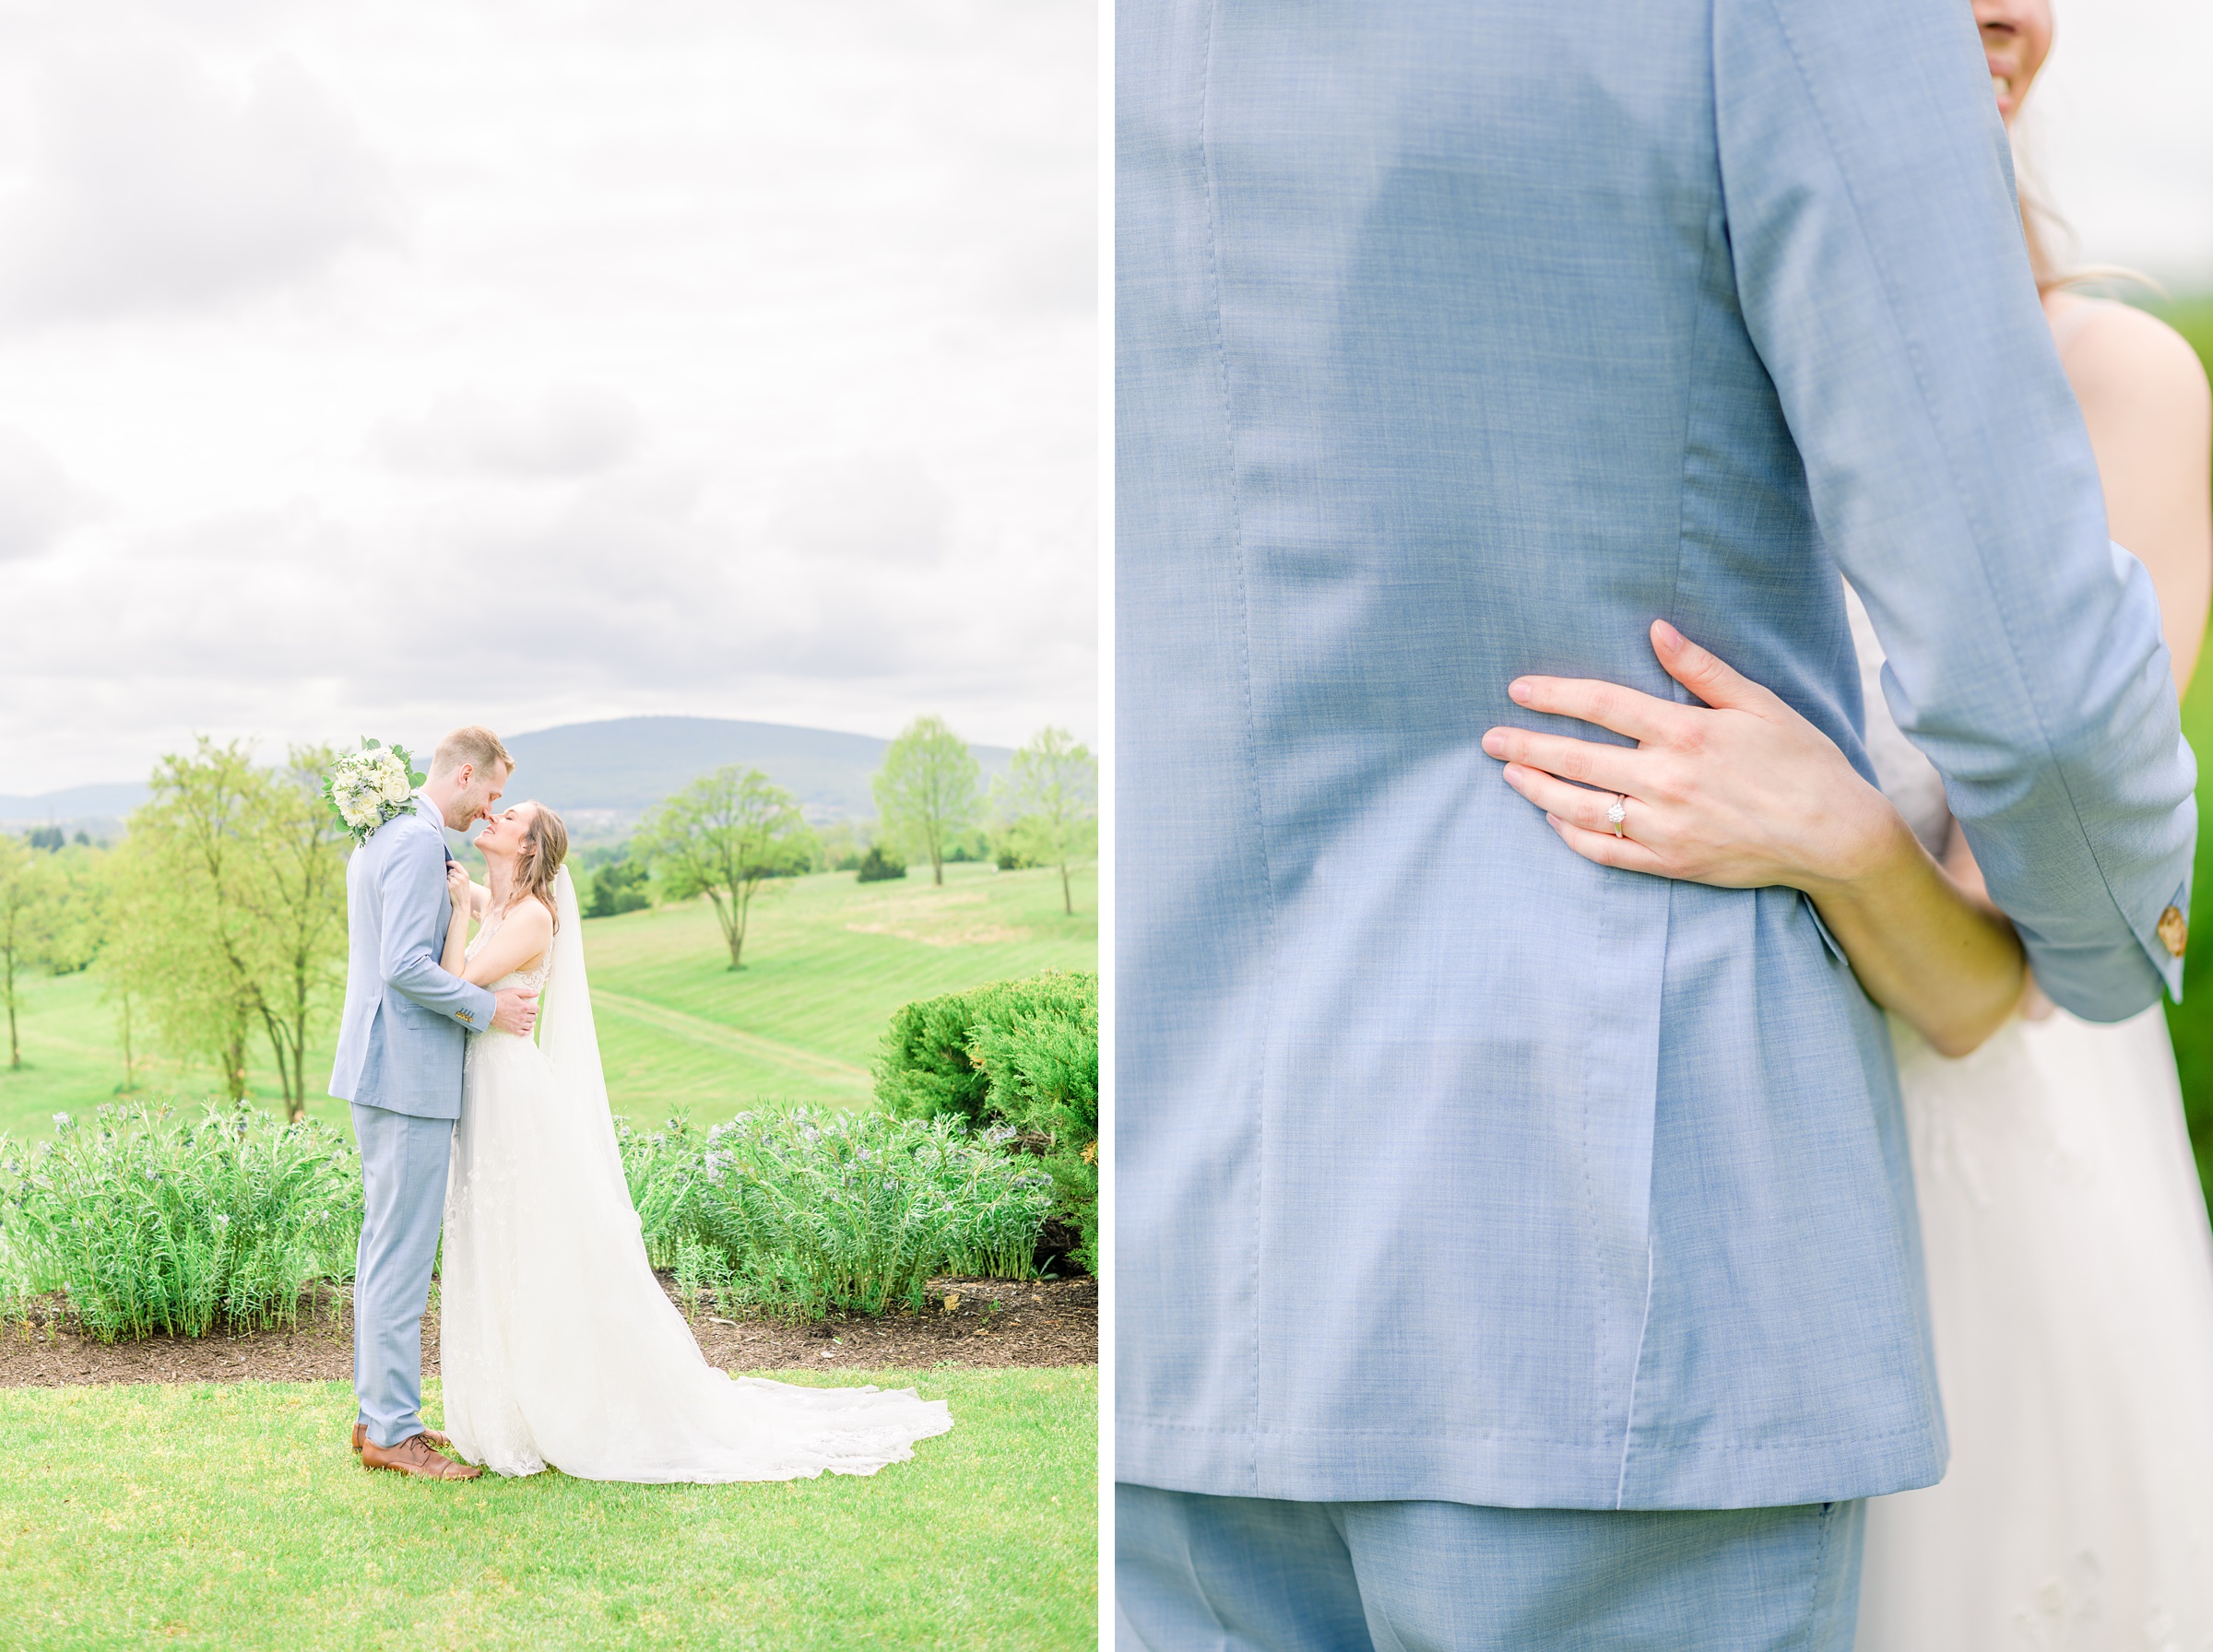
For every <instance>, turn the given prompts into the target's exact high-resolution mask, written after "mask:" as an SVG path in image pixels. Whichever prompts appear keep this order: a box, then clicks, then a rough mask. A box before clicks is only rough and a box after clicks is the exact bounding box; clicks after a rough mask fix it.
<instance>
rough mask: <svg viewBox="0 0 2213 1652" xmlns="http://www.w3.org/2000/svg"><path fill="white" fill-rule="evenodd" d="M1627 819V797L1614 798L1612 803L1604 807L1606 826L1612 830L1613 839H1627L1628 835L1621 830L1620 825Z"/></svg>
mask: <svg viewBox="0 0 2213 1652" xmlns="http://www.w3.org/2000/svg"><path fill="white" fill-rule="evenodd" d="M1628 818H1629V800H1628V799H1627V797H1616V798H1615V799H1614V801H1613V802H1611V803H1609V804H1607V805H1606V824H1607V825H1609V826H1611V827H1613V828H1614V835H1615V837H1627V835H1628V834H1627V832H1623V831H1622V829H1621V823H1622V822H1623V821H1624V820H1627V819H1628Z"/></svg>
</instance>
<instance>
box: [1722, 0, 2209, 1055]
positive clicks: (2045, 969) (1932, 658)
mask: <svg viewBox="0 0 2213 1652" xmlns="http://www.w3.org/2000/svg"><path fill="white" fill-rule="evenodd" d="M1713 18H1714V33H1713V67H1714V90H1715V111H1716V128H1717V137H1718V142H1719V150H1720V160H1721V168H1722V198H1723V202H1724V214H1725V218H1726V225H1725V227H1726V230H1727V234H1728V242H1729V247H1730V256H1731V258H1732V259H1733V261H1734V273H1735V278H1736V285H1737V291H1738V298H1739V301H1740V303H1741V304H1742V306H1743V311H1744V316H1745V322H1746V326H1747V328H1748V329H1749V331H1750V334H1751V336H1752V339H1753V342H1754V344H1755V345H1756V346H1757V348H1758V350H1759V353H1760V356H1761V358H1762V360H1764V361H1765V363H1766V365H1767V368H1768V372H1769V375H1770V376H1771V377H1772V379H1773V381H1774V384H1775V389H1776V392H1777V394H1778V395H1779V396H1780V398H1781V407H1782V411H1783V415H1784V417H1785V418H1786V419H1788V421H1789V424H1790V428H1791V431H1792V434H1793V437H1794V438H1795V440H1796V442H1797V444H1798V449H1799V452H1800V454H1802V455H1803V457H1804V460H1805V478H1806V483H1807V486H1808V488H1809V490H1810V491H1811V496H1812V500H1813V505H1814V512H1815V515H1816V517H1817V520H1818V522H1819V524H1820V527H1821V532H1822V535H1823V537H1824V538H1825V539H1826V541H1827V542H1828V548H1829V550H1830V552H1831V554H1832V555H1833V556H1834V557H1835V559H1836V560H1837V562H1838V564H1839V565H1840V567H1841V568H1842V570H1843V572H1844V573H1845V576H1846V577H1847V578H1849V579H1850V580H1851V581H1852V584H1853V585H1854V586H1855V587H1856V588H1857V589H1858V591H1859V593H1860V595H1861V596H1862V597H1863V598H1864V600H1865V602H1866V605H1867V611H1868V614H1869V617H1870V618H1871V619H1873V620H1874V621H1875V629H1876V634H1877V635H1878V636H1879V637H1880V638H1881V640H1882V643H1883V646H1884V648H1885V650H1886V651H1887V652H1888V655H1889V664H1888V667H1886V669H1885V671H1884V677H1883V691H1884V697H1885V698H1886V700H1887V701H1888V702H1889V706H1890V710H1891V713H1892V714H1893V715H1894V716H1895V717H1896V718H1897V720H1898V726H1899V728H1901V729H1903V730H1904V731H1905V733H1906V735H1907V737H1909V738H1911V740H1912V741H1913V743H1914V744H1915V745H1917V746H1919V747H1920V748H1921V749H1922V750H1923V751H1924V752H1926V753H1927V754H1928V756H1929V758H1930V760H1931V761H1933V762H1934V763H1935V765H1936V767H1937V769H1938V770H1939V772H1941V773H1942V774H1943V775H1944V778H1945V785H1946V791H1947V796H1948V797H1949V801H1950V804H1951V809H1952V813H1953V814H1954V815H1955V816H1956V817H1957V818H1958V819H1959V822H1960V824H1961V826H1962V827H1963V828H1964V829H1965V831H1966V832H1967V837H1968V842H1969V844H1970V846H1971V847H1972V848H1973V850H1974V852H1975V858H1976V859H1977V860H1978V861H1979V862H1980V863H1981V865H1982V872H1983V875H1984V877H1985V879H1987V880H1988V882H1989V886H1990V891H1991V894H1992V897H1993V899H1994V900H1995V901H1996V902H1997V903H1998V905H1999V906H2000V907H2002V908H2003V909H2004V910H2005V911H2006V914H2008V915H2009V916H2011V917H2012V919H2013V920H2014V922H2015V924H2016V925H2017V926H2018V928H2019V930H2020V933H2021V938H2022V939H2023V941H2024V942H2025V943H2026V945H2027V947H2028V950H2029V956H2030V964H2031V965H2032V967H2033V968H2034V969H2035V971H2036V975H2037V979H2038V981H2039V983H2040V984H2041V985H2042V987H2043V989H2044V991H2045V992H2047V993H2049V994H2050V995H2051V996H2052V997H2053V999H2054V1000H2056V1001H2057V1002H2059V1003H2060V1004H2063V1005H2065V1007H2066V1008H2067V1009H2072V1010H2074V1011H2075V1012H2076V1013H2077V1014H2079V1015H2082V1016H2085V1017H2087V1018H2089V1020H2092V1021H2117V1020H2120V1019H2122V1018H2123V1017H2125V1016H2128V1015H2130V1014H2132V1013H2134V1012H2136V1011H2137V1010H2139V1009H2144V1008H2145V1007H2146V1006H2148V1005H2149V1004H2151V1003H2153V1002H2155V1001H2157V999H2158V997H2159V989H2160V984H2161V982H2162V980H2164V982H2165V984H2166V985H2168V986H2169V987H2170V988H2171V989H2172V991H2174V992H2175V994H2176V995H2177V996H2178V997H2179V996H2180V994H2181V990H2182V964H2181V961H2180V960H2179V959H2178V958H2176V957H2174V956H2172V953H2171V952H2170V950H2169V949H2168V947H2167V946H2166V945H2165V944H2164V943H2163V941H2162V939H2161V938H2160V917H2161V914H2163V913H2164V912H2165V910H2166V909H2167V908H2168V907H2169V906H2170V905H2172V906H2175V907H2177V908H2179V909H2180V910H2181V911H2182V912H2183V913H2185V914H2186V913H2187V912H2188V910H2189V875H2190V862H2191V855H2192V851H2193V847H2194V845H2195V842H2196V833H2197V818H2196V811H2195V804H2194V802H2193V800H2192V788H2193V786H2194V785H2195V780H2196V769H2195V761H2194V760H2193V758H2192V755H2191V752H2190V749H2189V747H2188V745H2187V744H2186V743H2185V742H2184V741H2183V737H2182V728H2181V723H2180V717H2179V712H2178V708H2177V706H2176V702H2175V692H2174V687H2173V679H2172V674H2171V667H2170V664H2169V661H2168V655H2167V650H2166V647H2165V645H2164V644H2163V643H2162V642H2161V640H2160V615H2159V606H2158V602H2157V599H2156V597H2155V596H2154V595H2153V592H2152V588H2151V582H2150V579H2149V577H2148V575H2147V574H2146V573H2145V572H2144V569H2143V566H2142V564H2140V563H2139V562H2137V561H2136V559H2135V558H2134V557H2132V556H2130V555H2128V554H2127V553H2126V552H2125V551H2124V550H2122V549H2119V548H2118V547H2116V546H2113V545H2112V543H2111V542H2110V541H2109V540H2108V538H2107V537H2106V529H2105V505H2104V497H2103V494H2102V492H2101V489H2100V486H2099V480H2098V472H2097V466H2096V464H2095V462H2094V460H2093V458H2092V456H2091V453H2090V446H2089V437H2088V435H2087V434H2086V432H2085V431H2084V429H2083V424H2082V418H2081V414H2080V412H2079V410H2078V409H2077V406H2076V403H2075V398H2074V395H2073V393H2072V392H2071V391H2070V390H2069V388H2068V386H2067V383H2066V380H2065V375H2064V374H2063V373H2062V372H2061V371H2060V367H2059V360H2058V356H2057V353H2056V351H2055V349H2054V348H2053V343H2052V336H2051V332H2050V329H2049V327H2048V326H2047V325H2046V324H2045V321H2044V318H2043V314H2042V311H2041V307H2040V306H2039V303H2038V301H2037V294H2036V289H2035V282H2034V280H2033V278H2032V277H2031V276H2030V270H2029V265H2028V257H2027V253H2026V250H2025V246H2024V243H2023V240H2022V235H2021V226H2020V217H2019V207H2018V200H2017V197H2016V195H2015V191H2014V179H2013V169H2012V164H2011V158H2010V154H2009V152H2008V149H2007V147H2006V136H2005V131H2004V128H2003V126H2002V124H2000V122H1999V119H1998V115H1997V112H1996V109H1995V107H1994V101H1993V99H1992V96H1991V89H1990V78H1989V74H1988V70H1987V67H1986V65H1985V64H1984V62H1983V58H1982V49H1981V46H1980V43H1979V41H1978V40H1977V37H1976V31H1975V28H1974V22H1973V18H1971V17H1970V13H1969V11H1968V8H1967V7H1966V6H1956V5H1931V4H1929V3H1928V0H1871V3H1870V4H1868V5H1863V6H1832V5H1826V4H1820V3H1817V0H1715V6H1714V13H1713Z"/></svg>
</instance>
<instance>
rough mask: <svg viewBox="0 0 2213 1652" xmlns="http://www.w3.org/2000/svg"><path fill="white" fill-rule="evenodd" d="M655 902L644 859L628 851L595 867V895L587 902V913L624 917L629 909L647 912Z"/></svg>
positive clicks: (592, 915) (593, 871)
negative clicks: (650, 892) (646, 889)
mask: <svg viewBox="0 0 2213 1652" xmlns="http://www.w3.org/2000/svg"><path fill="white" fill-rule="evenodd" d="M652 904H653V897H652V896H651V895H649V894H647V893H646V891H645V863H644V862H642V861H636V860H633V859H631V858H630V856H629V855H627V854H625V855H621V857H619V858H617V859H614V860H609V861H603V862H602V863H600V864H599V865H598V866H596V867H593V868H592V898H591V900H590V901H589V902H587V903H586V905H585V908H584V915H585V916H586V917H587V918H611V917H620V916H621V914H623V913H626V912H643V911H645V908H646V907H648V906H650V905H652Z"/></svg>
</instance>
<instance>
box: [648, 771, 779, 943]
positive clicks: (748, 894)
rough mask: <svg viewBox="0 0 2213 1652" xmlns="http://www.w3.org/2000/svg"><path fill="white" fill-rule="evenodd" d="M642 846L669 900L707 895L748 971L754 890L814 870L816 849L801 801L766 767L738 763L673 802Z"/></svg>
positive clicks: (652, 823) (658, 812) (653, 820)
mask: <svg viewBox="0 0 2213 1652" xmlns="http://www.w3.org/2000/svg"><path fill="white" fill-rule="evenodd" d="M635 843H636V852H637V853H638V854H640V855H644V856H645V858H646V859H647V860H648V861H650V862H652V863H653V864H654V865H655V866H657V867H659V868H660V873H661V881H662V885H663V888H664V890H665V891H666V892H667V894H668V897H669V899H670V900H672V901H688V900H690V899H691V898H692V896H693V895H700V894H704V895H705V896H706V897H707V900H708V901H709V902H710V903H712V904H713V906H714V908H715V920H716V923H718V924H720V925H721V926H722V938H723V939H724V941H725V942H727V943H728V946H729V949H730V967H731V968H732V969H734V970H735V969H742V968H743V967H744V964H743V963H742V962H741V956H742V954H743V952H744V950H745V926H746V918H747V916H748V914H750V912H751V908H752V903H753V895H754V892H755V891H757V890H759V889H760V887H761V885H762V883H763V881H764V880H765V879H770V878H775V877H778V876H781V875H785V874H787V873H791V872H797V871H803V870H804V869H806V867H809V866H810V865H811V864H812V862H813V858H814V851H815V844H814V833H813V832H812V831H811V830H810V829H809V827H808V825H807V822H806V820H804V819H803V818H802V817H801V816H800V814H799V800H798V799H797V798H796V797H794V796H792V795H791V794H790V793H789V792H787V791H786V790H785V789H784V788H783V787H782V786H780V785H775V784H774V783H773V782H771V781H770V780H769V778H768V776H767V775H765V774H763V773H761V771H760V770H758V769H742V770H741V769H740V768H738V767H737V766H736V765H735V764H731V765H729V766H728V767H725V768H720V769H717V770H716V771H715V773H712V774H709V775H705V776H704V777H703V778H701V779H698V780H695V781H693V782H692V784H691V785H688V786H686V787H685V788H684V789H683V790H682V791H680V792H679V793H677V794H676V796H673V797H669V798H667V799H665V800H664V801H663V802H662V803H661V804H660V806H659V807H658V808H656V809H655V810H654V811H653V812H652V813H651V814H650V815H648V816H647V817H646V818H645V821H644V822H643V823H642V824H641V825H640V826H639V828H638V834H637V838H636V840H635Z"/></svg>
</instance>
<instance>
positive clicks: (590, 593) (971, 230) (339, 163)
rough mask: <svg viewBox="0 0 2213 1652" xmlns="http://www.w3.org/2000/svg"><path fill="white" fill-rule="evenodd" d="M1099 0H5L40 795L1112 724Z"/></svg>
mask: <svg viewBox="0 0 2213 1652" xmlns="http://www.w3.org/2000/svg"><path fill="white" fill-rule="evenodd" d="M1095 41H1096V17H1095V12H1094V10H1093V9H1092V6H1090V5H1089V4H1087V3H1085V0H884V3H882V4H876V3H873V0H815V3H813V4H808V5H798V6H793V5H781V4H768V3H766V0H624V3H622V4H615V3H613V0H555V3H550V4H549V3H545V0H540V3H538V4H533V5H523V4H519V3H516V0H467V4H452V5H439V6H391V5H388V4H370V3H368V0H324V3H322V4H318V5H316V6H298V5H283V4H277V3H273V0H268V3H265V0H143V3H140V4H131V3H128V0H75V3H73V4H71V5H69V6H50V5H33V4H27V3H23V0H0V793H18V794H20V793H31V792H39V791H43V790H47V789H51V788H54V787H59V786H65V785H77V784H79V783H84V782H90V781H102V780H119V779H135V778H137V777H139V776H142V775H143V774H144V773H146V771H147V769H148V765H149V763H150V762H151V761H152V759H153V758H154V757H156V756H157V755H158V754H160V752H162V751H164V750H169V749H175V748H176V747H178V746H179V745H180V744H181V743H183V741H185V740H186V739H187V738H188V737H189V736H190V734H191V733H192V732H194V731H196V730H205V731H207V732H210V733H213V734H217V735H219V736H232V735H250V736H256V737H261V738H262V739H263V740H265V741H266V742H267V743H268V745H267V748H266V749H271V750H272V751H273V750H274V749H277V748H278V747H280V746H281V744H282V742H283V741H285V740H287V739H299V738H336V739H345V740H350V739H351V738H352V737H355V736H356V735H360V734H378V735H385V736H390V737H402V738H405V737H410V736H413V737H426V736H431V735H434V734H435V733H436V732H437V731H438V730H439V729H440V728H442V727H444V726H446V725H449V724H451V723H454V722H456V721H460V720H463V719H465V718H475V719H481V720H484V721H487V722H490V723H491V724H492V725H493V726H495V727H499V728H501V729H503V730H506V731H520V730H524V729H528V728H533V727H542V726H548V725H550V724H555V723H562V722H569V721H579V720H586V719H594V718H602V717H609V716H619V715H623V714H633V713H646V712H655V713H689V714H700V715H709V716H734V717H754V718H763V719H769V720H775V721H782V722H793V723H805V724H812V725H817V726H825V727H833V728H843V729H853V730H858V731H861V732H868V733H878V734H888V733H892V732H893V731H895V730H896V729H897V728H898V727H899V726H900V725H902V724H903V723H905V721H906V720H907V719H908V718H910V717H911V716H913V715H915V714H917V713H920V712H925V711H935V712H940V713H941V714H945V715H946V716H948V717H949V718H950V719H951V720H952V721H953V724H954V726H956V727H958V728H960V729H962V730H963V731H964V732H965V733H966V734H968V735H969V736H970V737H972V738H975V739H978V740H988V741H992V742H998V743H1004V744H1013V743H1016V742H1018V741H1020V740H1021V739H1023V738H1024V737H1026V736H1027V735H1029V734H1030V733H1031V732H1032V731H1033V730H1034V729H1035V728H1036V727H1037V726H1039V725H1040V724H1043V723H1045V722H1047V721H1055V722H1059V723H1062V724H1065V725H1068V726H1072V727H1073V728H1074V729H1075V730H1076V731H1077V732H1078V733H1079V734H1080V735H1082V736H1084V737H1090V736H1091V735H1093V734H1094V733H1095V727H1096V722H1095V718H1096V713H1095V691H1094V678H1095V660H1096V650H1095V635H1096V622H1097V612H1096V603H1095V595H1094V593H1095V569H1096V560H1095V559H1096V550H1097V547H1096V544H1095V509H1096V489H1095V437H1096V431H1095V422H1096V420H1095V397H1096V390H1097V385H1096V365H1095V338H1096V335H1095V325H1096V315H1095V296H1094V284H1095V269H1096V262H1095V260H1096V254H1095V222H1096V183H1095V72H1096V47H1095Z"/></svg>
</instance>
